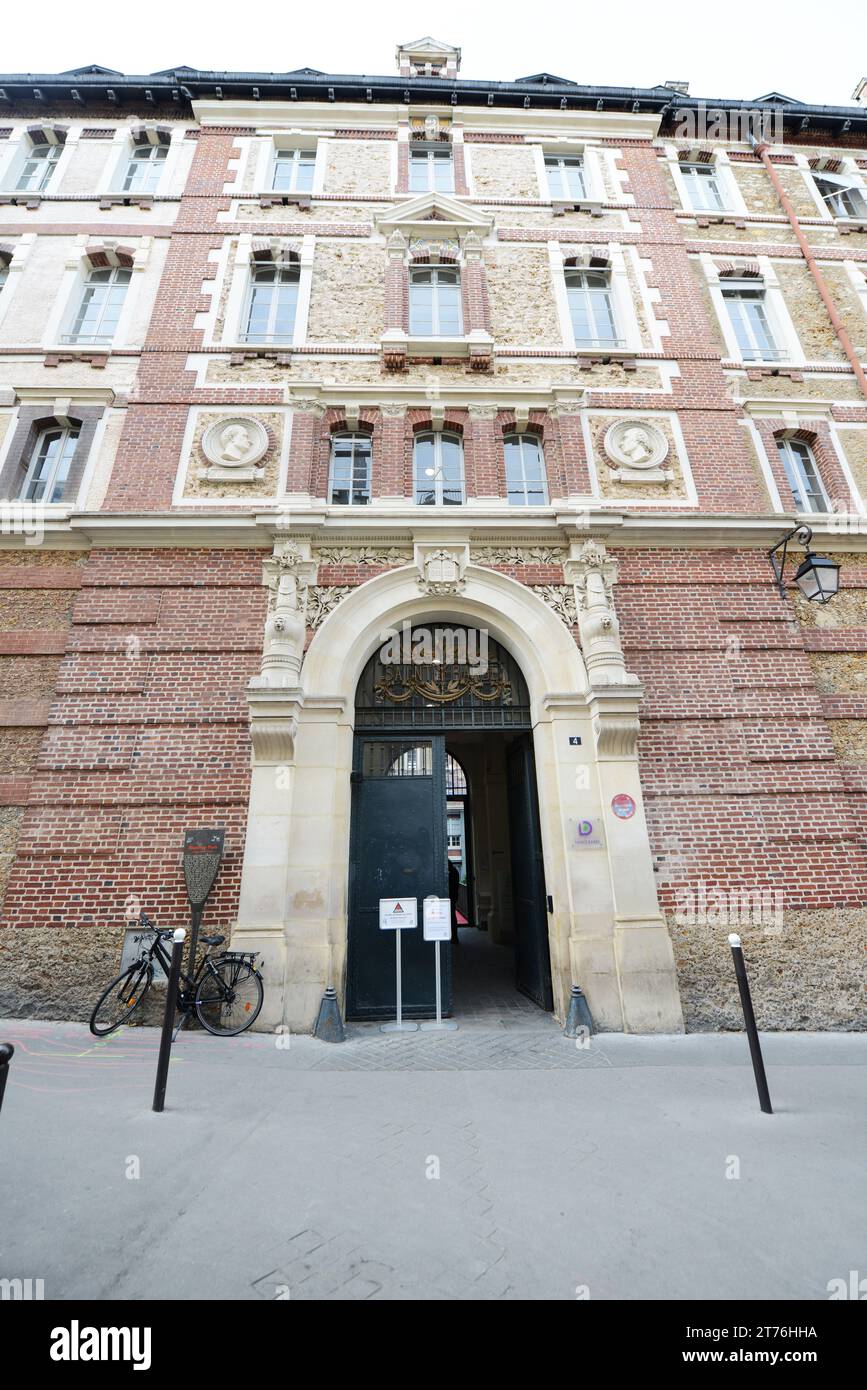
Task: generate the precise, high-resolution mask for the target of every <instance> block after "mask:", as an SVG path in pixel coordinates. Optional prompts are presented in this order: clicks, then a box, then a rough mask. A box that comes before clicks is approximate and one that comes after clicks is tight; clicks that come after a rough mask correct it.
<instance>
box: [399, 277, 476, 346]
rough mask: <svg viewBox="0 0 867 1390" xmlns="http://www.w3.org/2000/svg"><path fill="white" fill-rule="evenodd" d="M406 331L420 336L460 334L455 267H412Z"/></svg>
mask: <svg viewBox="0 0 867 1390" xmlns="http://www.w3.org/2000/svg"><path fill="white" fill-rule="evenodd" d="M409 331H410V333H412V334H414V335H415V336H417V337H420V338H456V337H459V336H460V335H461V334H462V333H463V331H464V330H463V320H462V316H461V273H460V271H459V270H458V269H456V268H455V267H454V266H442V265H421V266H413V267H412V268H411V270H410V272H409Z"/></svg>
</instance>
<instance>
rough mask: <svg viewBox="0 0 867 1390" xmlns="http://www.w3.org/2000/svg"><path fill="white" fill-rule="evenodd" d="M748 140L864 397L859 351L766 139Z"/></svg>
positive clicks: (866, 392)
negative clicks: (777, 201)
mask: <svg viewBox="0 0 867 1390" xmlns="http://www.w3.org/2000/svg"><path fill="white" fill-rule="evenodd" d="M750 144H751V145H752V147H753V150H754V151H755V153H756V154H757V155H758V156H759V159H760V160H761V161H762V163H763V164H764V166H765V168H766V169H767V171H768V173H769V174H770V176H771V183H772V184H773V185H774V188H775V189H776V191H777V197H778V198H779V200H780V203H781V204H782V207H783V211H784V212H785V214H786V216H787V217H788V219H789V222H790V224H791V228H792V231H793V232H794V233H795V237H796V238H797V242H798V245H799V246H800V248H801V254H802V256H803V257H804V260H805V261H806V262H807V265H808V267H809V270H810V274H811V275H812V277H813V279H814V280H815V282H816V288H817V290H818V291H819V294H820V295H821V296H822V303H823V304H824V305H825V308H826V309H827V310H828V317H829V318H830V320H831V324H832V327H833V329H834V332H835V333H836V334H837V337H838V338H839V340H840V344H841V346H842V348H843V351H844V352H845V354H846V356H847V357H848V359H849V366H850V367H851V368H852V371H853V372H854V373H855V379H856V381H857V382H858V385H859V386H860V388H861V394H862V396H864V397H865V398H867V376H865V374H864V368H863V367H862V366H861V363H860V361H859V360H858V354H857V353H856V351H855V348H854V347H853V345H852V339H851V338H850V337H849V334H848V333H847V332H846V329H845V326H844V324H843V321H842V319H841V318H840V315H839V314H838V313H837V306H836V304H835V303H834V301H833V299H832V298H831V294H830V291H829V290H828V286H827V285H826V284H825V278H824V276H823V275H822V272H821V270H820V269H819V267H818V266H817V264H816V262H815V260H814V259H813V253H812V251H811V250H810V247H809V245H808V243H807V238H806V237H805V236H804V233H803V232H802V231H801V224H800V222H799V221H798V215H797V213H796V212H795V209H794V208H793V207H792V204H791V202H790V201H789V195H788V194H787V193H786V190H785V189H784V188H783V185H782V184H781V183H780V179H779V175H778V174H777V171H776V169H775V168H774V166H773V164H772V163H771V160H770V157H769V155H768V150H769V148H770V146H769V145H768V142H767V141H766V140H761V141H759V140H757V139H756V137H755V136H754V135H752V134H750Z"/></svg>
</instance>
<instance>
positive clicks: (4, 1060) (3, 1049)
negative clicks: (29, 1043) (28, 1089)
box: [0, 1043, 15, 1110]
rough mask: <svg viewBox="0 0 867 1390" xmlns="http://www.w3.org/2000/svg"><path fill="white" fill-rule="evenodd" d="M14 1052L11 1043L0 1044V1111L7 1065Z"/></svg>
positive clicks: (7, 1074)
mask: <svg viewBox="0 0 867 1390" xmlns="http://www.w3.org/2000/svg"><path fill="white" fill-rule="evenodd" d="M14 1051H15V1048H14V1047H13V1046H12V1044H11V1043H0V1110H2V1109H3V1092H4V1091H5V1090H6V1080H7V1077H8V1076H9V1063H10V1062H11V1061H12V1054H13V1052H14Z"/></svg>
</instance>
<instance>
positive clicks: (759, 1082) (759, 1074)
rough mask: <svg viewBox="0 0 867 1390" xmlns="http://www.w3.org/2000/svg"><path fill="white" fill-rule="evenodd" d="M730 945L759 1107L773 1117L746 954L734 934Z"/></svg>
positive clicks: (738, 938)
mask: <svg viewBox="0 0 867 1390" xmlns="http://www.w3.org/2000/svg"><path fill="white" fill-rule="evenodd" d="M729 945H730V946H731V948H732V959H733V960H734V963H735V975H736V976H737V981H738V989H739V991H740V996H741V1008H742V1009H743V1011H744V1023H745V1024H746V1029H747V1037H748V1038H749V1043H750V1056H751V1057H752V1059H753V1072H754V1074H755V1078H756V1090H757V1091H758V1093H759V1105H760V1106H761V1108H762V1110H763V1111H764V1113H765V1114H766V1115H773V1113H774V1111H773V1107H772V1105H771V1097H770V1092H769V1091H768V1079H767V1077H766V1076H765V1064H764V1062H763V1060H762V1049H761V1047H760V1045H759V1032H758V1029H757V1028H756V1016H755V1014H754V1013H753V1001H752V997H751V995H750V982H749V980H748V979H747V967H746V964H745V962H744V953H743V949H742V947H741V939H740V937H739V936H736V935H735V934H734V933H732V935H731V936H730V937H729Z"/></svg>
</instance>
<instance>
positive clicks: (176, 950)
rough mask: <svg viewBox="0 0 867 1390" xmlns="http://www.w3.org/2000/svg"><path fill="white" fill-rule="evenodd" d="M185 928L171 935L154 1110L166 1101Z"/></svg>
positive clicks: (159, 1109)
mask: <svg viewBox="0 0 867 1390" xmlns="http://www.w3.org/2000/svg"><path fill="white" fill-rule="evenodd" d="M186 936H187V933H186V930H185V928H184V927H178V929H177V931H176V932H175V934H174V936H173V937H172V963H171V966H170V967H169V978H168V983H167V984H166V1011H165V1013H164V1014H163V1031H162V1036H161V1038H160V1055H159V1058H158V1060H157V1080H156V1085H155V1086H154V1104H153V1108H154V1110H157V1111H161V1110H162V1109H163V1108H164V1106H165V1102H166V1082H167V1081H168V1079H169V1058H170V1056H171V1051H172V1029H173V1027H174V1023H175V1009H176V1008H177V1002H178V982H179V980H180V978H181V960H182V958H183V954H184V941H185V940H186Z"/></svg>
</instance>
